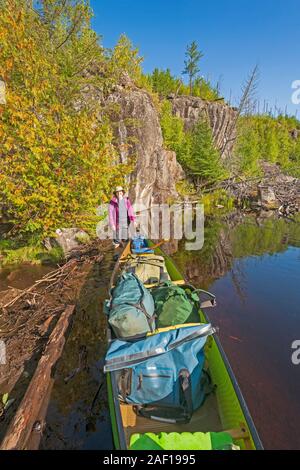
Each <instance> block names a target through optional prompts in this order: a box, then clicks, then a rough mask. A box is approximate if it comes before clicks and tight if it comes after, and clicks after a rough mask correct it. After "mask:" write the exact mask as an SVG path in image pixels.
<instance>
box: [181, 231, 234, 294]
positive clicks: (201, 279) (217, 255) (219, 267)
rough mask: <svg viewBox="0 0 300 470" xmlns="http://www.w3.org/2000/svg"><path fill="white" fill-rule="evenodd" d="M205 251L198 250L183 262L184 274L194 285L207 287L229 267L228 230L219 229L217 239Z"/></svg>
mask: <svg viewBox="0 0 300 470" xmlns="http://www.w3.org/2000/svg"><path fill="white" fill-rule="evenodd" d="M204 252H205V253H202V252H200V253H199V254H197V255H196V256H194V257H193V258H192V259H190V260H189V261H188V262H187V263H186V264H185V271H184V273H185V276H186V278H187V279H188V281H189V282H191V283H192V284H194V285H196V286H201V287H208V286H209V285H210V284H211V282H212V281H214V280H215V279H218V278H220V277H222V276H224V275H225V274H226V272H227V271H229V270H230V269H231V265H232V261H233V255H232V251H231V244H230V239H229V232H228V231H227V230H226V229H221V230H220V232H219V239H218V241H217V243H216V244H215V245H214V246H211V247H210V249H209V250H205V249H204Z"/></svg>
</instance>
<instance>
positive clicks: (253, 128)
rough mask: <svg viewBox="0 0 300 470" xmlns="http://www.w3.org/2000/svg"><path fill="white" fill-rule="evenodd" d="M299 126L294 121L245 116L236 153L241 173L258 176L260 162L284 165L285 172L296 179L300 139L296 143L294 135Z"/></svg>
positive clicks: (299, 158)
mask: <svg viewBox="0 0 300 470" xmlns="http://www.w3.org/2000/svg"><path fill="white" fill-rule="evenodd" d="M299 125H300V123H299V122H298V121H297V120H296V119H295V118H291V117H284V116H279V117H278V118H273V117H271V116H268V115H262V116H245V117H242V118H240V120H239V123H238V135H239V138H238V141H237V145H236V148H235V153H236V155H237V156H238V158H239V164H240V169H241V171H242V172H243V173H244V174H246V175H255V174H258V173H259V171H260V170H259V160H265V161H269V162H272V163H277V164H279V165H281V167H282V169H283V170H284V171H287V172H289V173H291V174H294V175H295V176H297V174H299V172H297V168H299V162H300V139H299V138H298V139H296V140H295V139H293V138H292V136H291V131H292V130H293V129H296V128H297V127H298V126H299Z"/></svg>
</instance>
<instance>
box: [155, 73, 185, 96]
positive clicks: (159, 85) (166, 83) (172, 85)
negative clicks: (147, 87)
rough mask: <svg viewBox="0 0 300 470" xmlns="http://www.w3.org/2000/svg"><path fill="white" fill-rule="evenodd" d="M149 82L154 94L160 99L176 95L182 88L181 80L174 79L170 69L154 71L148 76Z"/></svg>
mask: <svg viewBox="0 0 300 470" xmlns="http://www.w3.org/2000/svg"><path fill="white" fill-rule="evenodd" d="M148 78H149V82H150V83H151V86H152V88H153V90H154V91H156V93H158V94H159V95H160V96H161V97H167V96H168V95H171V94H172V93H174V94H178V93H179V92H180V91H182V89H183V88H184V85H183V83H182V80H180V79H179V78H176V77H174V76H173V75H172V74H171V71H170V69H167V70H160V69H157V68H156V69H154V70H153V72H152V74H151V75H148Z"/></svg>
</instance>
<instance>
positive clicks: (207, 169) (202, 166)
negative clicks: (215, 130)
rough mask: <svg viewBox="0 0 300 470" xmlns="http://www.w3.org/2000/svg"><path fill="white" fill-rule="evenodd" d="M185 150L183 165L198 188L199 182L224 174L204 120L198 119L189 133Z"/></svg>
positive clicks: (206, 181) (210, 181) (207, 125)
mask: <svg viewBox="0 0 300 470" xmlns="http://www.w3.org/2000/svg"><path fill="white" fill-rule="evenodd" d="M185 150H186V154H185V155H184V158H183V162H184V166H185V168H186V170H187V172H188V173H189V174H190V175H191V177H192V179H193V180H194V182H195V184H196V186H197V187H198V188H199V186H200V184H201V183H212V182H214V181H217V180H219V179H220V178H222V177H223V176H224V173H225V171H224V168H223V167H222V165H221V163H220V155H219V152H218V151H217V150H216V148H215V146H214V143H213V136H212V131H211V128H210V126H209V124H208V123H207V122H206V121H205V120H200V121H199V122H198V123H197V125H196V126H195V128H194V129H193V130H192V131H191V132H190V133H189V135H188V137H187V142H186V144H185Z"/></svg>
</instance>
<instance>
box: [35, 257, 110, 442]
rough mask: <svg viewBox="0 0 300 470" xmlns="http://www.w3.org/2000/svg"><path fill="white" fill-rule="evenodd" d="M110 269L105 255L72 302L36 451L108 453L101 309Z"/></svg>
mask: <svg viewBox="0 0 300 470" xmlns="http://www.w3.org/2000/svg"><path fill="white" fill-rule="evenodd" d="M114 263H115V262H114V261H113V254H112V252H109V253H107V254H106V256H105V258H104V260H103V262H102V263H100V264H96V265H94V266H92V267H91V270H90V272H89V273H88V276H87V278H86V281H85V284H84V286H83V287H82V289H81V292H80V295H79V297H78V299H77V302H76V314H75V318H74V320H73V326H72V330H71V333H70V336H69V337H68V340H67V343H66V346H65V350H64V353H63V356H62V358H61V360H60V361H59V365H58V368H57V373H56V380H55V384H54V388H53V392H52V395H51V400H50V405H49V408H48V412H47V417H46V421H47V426H46V430H45V432H44V435H43V439H42V442H41V446H40V448H41V449H47V450H49V449H62V450H64V449H66V450H70V449H73V450H75V449H77V450H78V449H82V450H86V449H89V450H93V449H112V448H113V442H112V432H111V424H110V415H109V411H108V399H107V390H106V380H105V377H104V374H103V358H104V355H105V352H106V348H107V343H106V318H105V317H104V314H103V312H102V305H103V301H104V299H105V298H107V289H108V285H109V280H110V276H111V272H112V269H113V266H114ZM78 369H79V370H78Z"/></svg>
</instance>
